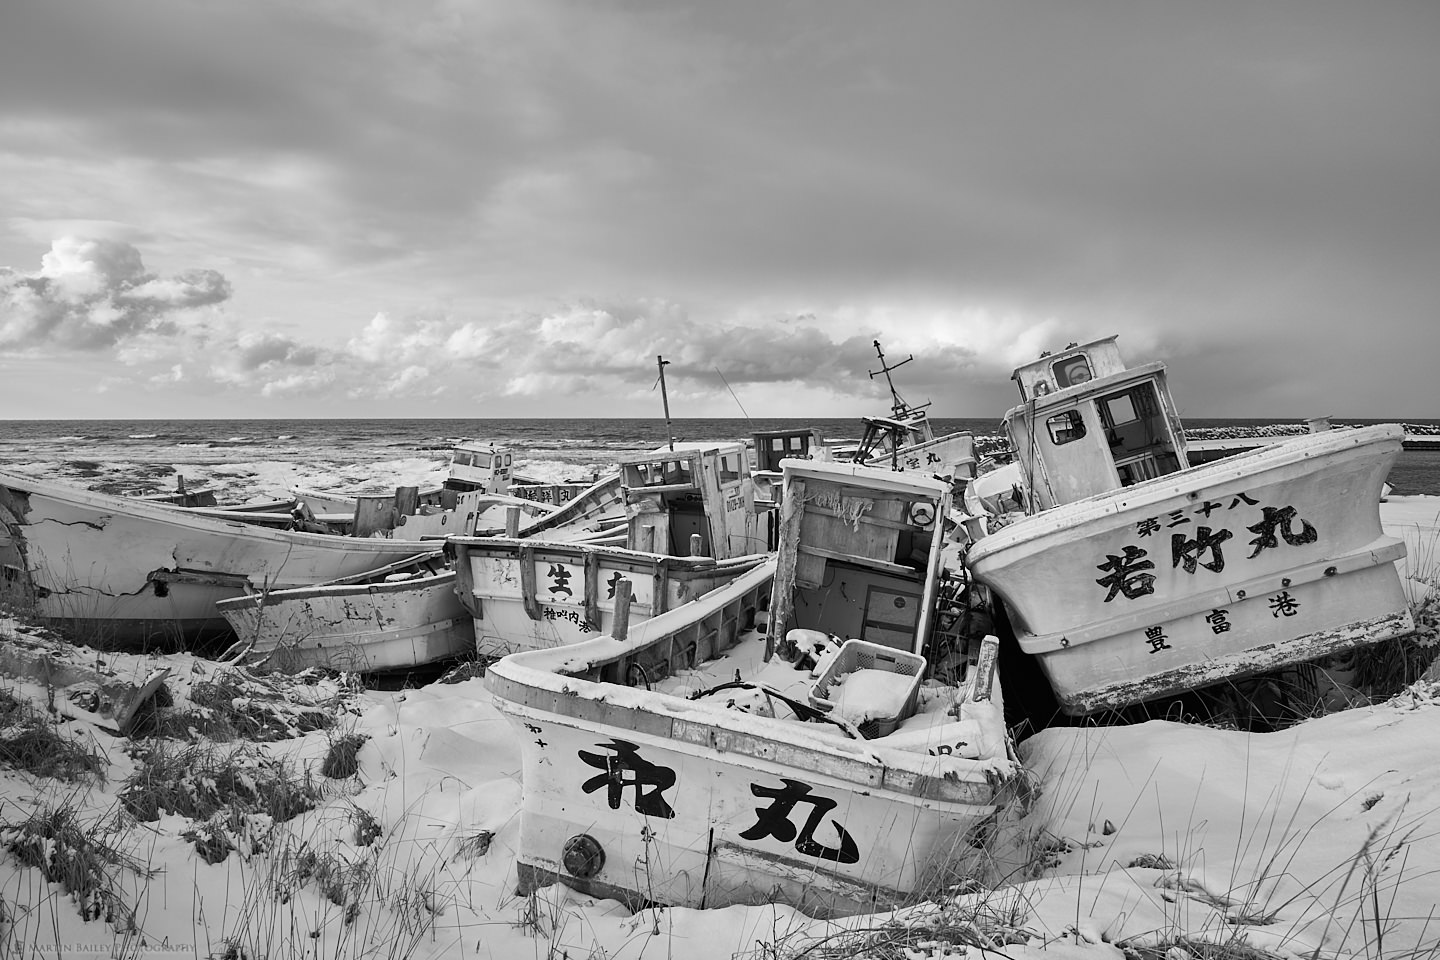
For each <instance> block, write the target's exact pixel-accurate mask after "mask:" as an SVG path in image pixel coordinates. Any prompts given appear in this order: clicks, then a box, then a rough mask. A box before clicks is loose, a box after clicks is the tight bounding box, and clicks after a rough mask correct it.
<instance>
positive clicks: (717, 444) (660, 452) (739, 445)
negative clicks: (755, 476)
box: [629, 440, 745, 462]
mask: <svg viewBox="0 0 1440 960" xmlns="http://www.w3.org/2000/svg"><path fill="white" fill-rule="evenodd" d="M744 449H745V443H744V441H742V440H677V441H676V442H675V446H674V448H673V449H672V448H671V447H670V445H669V444H668V443H667V444H666V445H665V446H663V447H656V448H655V449H654V450H653V451H651V452H650V453H647V454H644V455H643V456H640V457H630V458H629V460H630V462H634V461H635V460H658V459H663V458H665V457H673V456H680V455H682V454H686V453H704V452H706V451H707V450H720V451H724V452H727V453H728V452H730V451H733V450H744Z"/></svg>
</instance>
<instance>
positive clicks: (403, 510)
mask: <svg viewBox="0 0 1440 960" xmlns="http://www.w3.org/2000/svg"><path fill="white" fill-rule="evenodd" d="M419 510H420V488H419V487H396V488H395V515H396V516H397V517H413V516H415V514H416V513H417V512H419Z"/></svg>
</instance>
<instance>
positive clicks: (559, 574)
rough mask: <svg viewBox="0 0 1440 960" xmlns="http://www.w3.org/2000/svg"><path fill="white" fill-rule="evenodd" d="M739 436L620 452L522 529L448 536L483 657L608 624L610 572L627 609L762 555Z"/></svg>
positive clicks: (570, 638)
mask: <svg viewBox="0 0 1440 960" xmlns="http://www.w3.org/2000/svg"><path fill="white" fill-rule="evenodd" d="M753 487H754V485H753V483H752V482H751V480H750V476H749V467H748V461H747V458H746V454H745V446H744V444H743V443H740V442H715V443H678V444H673V445H667V446H665V447H661V448H660V449H658V450H656V451H655V452H653V453H649V454H643V455H640V456H637V457H630V458H627V459H626V460H623V461H621V463H620V471H619V475H618V477H617V478H616V480H615V482H614V486H612V485H611V484H610V482H608V481H606V482H602V483H600V484H596V486H595V488H593V491H592V492H593V496H591V495H586V496H582V497H580V498H577V499H576V500H573V501H571V502H570V503H569V504H567V505H566V506H565V507H563V508H561V510H559V511H557V512H556V513H555V514H554V515H552V516H550V517H546V518H543V519H541V520H540V521H538V522H536V523H534V524H532V525H530V526H529V527H526V528H525V529H523V530H521V531H520V535H519V536H517V537H493V536H492V537H455V538H451V540H450V541H449V544H450V547H451V549H453V550H454V551H455V555H456V564H457V567H458V572H459V587H458V589H459V591H460V598H461V602H463V603H464V604H465V606H466V607H467V608H468V609H469V610H470V611H471V613H472V614H473V615H474V619H475V641H476V649H477V651H478V652H479V653H480V654H481V655H482V656H503V655H504V654H507V653H511V652H514V651H516V650H526V649H534V648H539V647H552V646H563V645H564V644H567V643H573V642H575V641H577V640H580V639H582V638H584V637H587V636H590V635H591V634H593V633H594V632H596V631H597V630H605V629H608V628H609V625H610V624H611V622H612V618H613V616H614V604H615V592H614V584H615V581H616V579H617V578H620V577H623V578H627V579H630V580H632V581H634V582H635V583H636V584H637V586H636V589H635V603H634V606H633V607H632V611H633V616H635V617H636V618H637V619H643V618H645V617H648V616H654V615H656V614H659V613H663V612H664V611H666V610H669V609H672V608H673V607H675V606H676V605H678V604H680V603H683V602H685V601H687V600H689V599H691V598H693V597H695V596H698V595H699V594H701V593H705V592H708V591H710V590H712V589H714V588H715V587H716V586H718V585H720V584H722V583H726V582H728V581H729V580H732V579H734V578H735V577H736V576H738V575H739V574H741V573H743V572H744V571H746V570H749V569H751V568H752V567H754V566H755V565H756V564H758V563H760V561H761V560H762V559H763V555H764V554H765V553H767V552H768V551H769V548H770V545H769V543H768V542H766V540H765V527H764V525H763V524H762V523H761V522H760V518H759V517H758V516H757V513H756V509H755V499H754V489H753Z"/></svg>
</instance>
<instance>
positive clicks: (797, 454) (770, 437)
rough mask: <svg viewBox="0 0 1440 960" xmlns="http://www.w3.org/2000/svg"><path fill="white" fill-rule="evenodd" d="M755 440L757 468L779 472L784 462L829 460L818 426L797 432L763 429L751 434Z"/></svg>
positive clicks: (797, 430) (828, 452) (827, 449)
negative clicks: (781, 463)
mask: <svg viewBox="0 0 1440 960" xmlns="http://www.w3.org/2000/svg"><path fill="white" fill-rule="evenodd" d="M750 437H751V439H752V440H754V441H755V469H756V471H765V472H767V473H775V474H779V473H780V461H781V460H829V459H830V450H829V448H828V447H826V446H825V438H824V437H822V436H820V431H819V430H817V429H816V428H815V427H801V428H798V429H795V430H760V431H757V432H755V433H752V434H751V435H750Z"/></svg>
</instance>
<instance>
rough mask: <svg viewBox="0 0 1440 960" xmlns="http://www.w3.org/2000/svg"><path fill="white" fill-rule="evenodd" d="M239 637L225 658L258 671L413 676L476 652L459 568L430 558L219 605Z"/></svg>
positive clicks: (431, 555)
mask: <svg viewBox="0 0 1440 960" xmlns="http://www.w3.org/2000/svg"><path fill="white" fill-rule="evenodd" d="M215 606H216V609H218V610H219V611H220V614H221V615H222V616H223V617H224V618H225V619H226V620H228V621H229V623H230V626H231V627H232V628H233V629H234V631H235V635H236V636H237V637H238V638H239V639H238V640H237V641H236V646H235V648H234V649H233V650H232V651H229V652H227V654H226V655H224V656H222V657H221V659H222V660H231V659H234V660H237V661H238V662H241V663H244V664H246V665H247V666H250V667H253V668H255V669H258V670H273V671H277V672H280V673H298V672H300V671H301V670H305V669H308V668H311V667H319V668H323V669H327V670H343V671H346V672H350V673H378V672H383V671H393V670H409V669H412V668H414V667H417V666H423V665H425V664H429V663H439V662H443V661H447V660H457V659H461V658H465V657H468V656H470V655H471V654H472V653H473V652H474V650H475V631H474V629H473V628H472V626H471V619H470V614H469V613H468V612H467V611H466V610H465V608H464V607H463V606H461V604H460V598H459V597H458V596H457V595H456V593H455V569H454V567H453V566H452V565H449V564H447V563H446V562H445V558H444V557H443V556H441V555H440V554H437V553H425V554H421V555H419V556H415V557H410V558H408V559H405V560H401V561H398V562H396V563H391V564H387V565H385V566H383V567H380V568H378V569H376V570H370V571H367V572H365V573H363V574H358V575H355V576H351V577H342V578H340V579H337V580H332V581H329V582H327V583H319V584H315V585H314V586H309V587H296V588H292V589H289V590H266V591H262V592H260V593H255V594H250V595H247V596H243V597H233V598H231V599H229V600H221V601H220V602H218V603H217V604H216V605H215Z"/></svg>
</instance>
